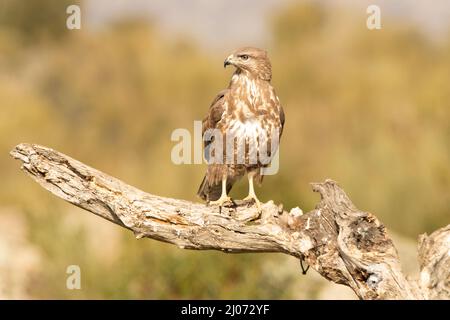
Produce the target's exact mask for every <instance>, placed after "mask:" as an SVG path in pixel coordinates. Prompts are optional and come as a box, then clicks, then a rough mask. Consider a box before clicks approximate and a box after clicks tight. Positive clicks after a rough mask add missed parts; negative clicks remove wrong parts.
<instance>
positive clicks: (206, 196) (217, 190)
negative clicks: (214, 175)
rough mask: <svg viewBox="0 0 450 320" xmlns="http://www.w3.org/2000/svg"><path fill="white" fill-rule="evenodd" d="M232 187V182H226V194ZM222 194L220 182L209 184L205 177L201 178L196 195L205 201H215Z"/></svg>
mask: <svg viewBox="0 0 450 320" xmlns="http://www.w3.org/2000/svg"><path fill="white" fill-rule="evenodd" d="M232 187H233V181H231V180H230V179H228V180H227V194H228V192H230V190H231V188H232ZM221 194H222V182H221V181H219V182H218V183H212V184H210V183H209V182H208V179H207V177H206V176H205V177H204V178H203V181H202V183H201V184H200V187H199V188H198V191H197V195H198V196H199V197H200V198H202V199H203V200H205V201H215V200H217V199H219V198H220V195H221Z"/></svg>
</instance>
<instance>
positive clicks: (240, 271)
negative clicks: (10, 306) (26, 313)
mask: <svg viewBox="0 0 450 320" xmlns="http://www.w3.org/2000/svg"><path fill="white" fill-rule="evenodd" d="M70 2H72V1H70ZM32 3H35V2H32ZM67 3H68V1H51V0H45V1H44V0H40V2H39V10H40V11H39V12H40V13H39V14H38V15H36V14H35V13H36V12H37V11H36V7H34V5H31V2H27V4H26V5H23V4H24V2H20V1H9V0H8V1H6V0H5V1H3V2H2V7H1V8H0V101H2V106H1V107H0V168H1V169H0V172H1V175H0V176H1V179H2V183H1V185H0V204H1V208H0V228H1V229H0V296H1V297H6V298H142V299H145V298H266V299H270V298H274V299H277V298H285V299H297V298H346V297H348V298H351V297H353V295H352V293H351V292H349V291H348V290H346V289H345V288H341V287H335V286H333V285H330V284H328V283H327V282H326V281H325V280H323V279H321V278H320V277H319V276H317V275H315V274H314V272H310V273H309V275H308V276H306V277H303V276H301V274H300V269H299V266H298V262H297V261H295V259H292V258H288V257H283V256H281V255H276V254H259V255H248V254H245V255H225V254H222V253H216V252H192V251H183V250H179V249H178V248H172V247H171V246H169V245H165V244H160V243H156V242H152V241H148V240H142V241H136V240H135V239H134V238H133V236H132V234H129V233H127V232H126V231H124V230H121V229H119V227H116V226H113V225H110V224H109V223H108V222H106V221H103V220H100V219H99V218H97V217H95V216H93V215H91V214H88V213H84V212H82V211H81V210H80V209H76V208H72V207H71V206H69V205H68V204H65V203H63V202H61V201H59V200H58V199H56V198H55V197H53V196H51V195H49V194H48V193H47V192H45V191H44V190H42V189H41V188H40V187H38V186H37V185H36V184H34V183H33V182H32V181H31V180H30V179H29V178H27V177H26V176H25V175H24V174H22V173H20V172H19V170H18V164H17V163H15V162H14V161H13V160H12V159H11V158H10V157H8V152H9V150H10V149H11V148H12V147H13V146H14V145H16V144H17V143H20V142H34V143H39V144H43V145H47V146H50V147H53V148H55V149H57V150H59V151H62V152H64V153H66V154H69V155H71V156H72V157H74V158H77V159H80V160H82V161H83V162H85V163H87V164H89V165H91V166H94V167H96V168H98V169H100V170H102V171H105V172H108V173H110V174H112V175H114V176H117V177H119V178H121V179H123V180H125V181H126V182H128V183H130V184H133V185H135V186H137V187H139V188H141V189H143V190H146V191H148V192H151V193H155V194H160V195H164V196H170V197H180V198H184V199H188V200H197V199H196V197H195V192H196V189H197V187H198V183H199V182H200V180H201V177H202V175H203V172H204V170H205V167H204V166H203V165H191V166H176V165H174V164H173V163H172V162H171V161H170V151H171V148H172V146H173V143H172V142H171V141H170V134H171V132H172V131H173V130H174V129H175V128H188V129H191V128H192V125H193V121H194V120H200V119H201V118H202V117H203V116H204V114H205V112H206V110H207V108H208V106H209V103H210V101H211V99H212V98H213V97H214V95H215V94H216V93H217V92H218V91H219V90H221V89H222V88H223V87H224V86H225V85H226V83H227V81H228V79H229V77H230V71H229V70H227V71H224V70H223V68H222V67H221V61H222V60H223V58H224V57H225V56H226V55H227V54H228V52H223V54H217V52H212V51H208V50H207V49H205V48H203V47H201V46H198V45H197V44H196V43H195V42H194V41H191V39H190V38H186V37H176V36H173V37H168V36H167V35H166V34H164V35H163V33H161V30H159V29H158V27H156V26H154V25H149V24H148V23H145V22H143V21H135V20H133V21H131V20H128V21H118V22H116V23H114V24H112V25H110V26H109V27H108V28H105V29H101V30H98V31H96V32H88V31H83V30H82V31H81V32H68V31H67V30H65V29H61V27H60V26H61V24H63V25H64V20H65V17H66V15H65V14H63V15H62V16H61V13H64V12H65V7H66V6H67ZM365 17H366V16H365V15H362V16H355V15H354V14H353V13H351V12H345V11H343V12H340V14H339V15H336V14H333V13H332V12H330V10H329V9H327V7H322V6H319V5H313V4H303V5H299V4H292V5H290V7H288V8H286V9H285V10H282V11H281V12H278V13H276V14H275V13H274V14H273V16H272V17H271V18H270V19H268V21H267V23H268V24H269V27H270V28H269V29H270V30H271V36H270V38H271V41H270V44H269V45H268V48H267V49H268V50H269V52H270V55H271V58H272V64H273V68H274V79H273V83H274V85H275V87H276V88H277V91H278V94H279V96H280V99H281V102H282V103H283V105H284V108H285V112H286V116H287V122H286V127H285V133H284V136H283V140H282V145H281V158H280V160H281V165H280V173H279V174H278V175H276V176H271V177H268V178H267V179H265V182H264V185H263V187H262V188H260V189H258V190H257V192H258V194H259V195H260V198H261V199H263V200H269V199H273V200H274V201H275V202H281V203H284V205H285V207H287V208H289V207H293V206H300V207H301V208H302V209H303V210H304V211H307V210H310V209H312V208H313V206H314V205H315V203H316V202H317V200H318V197H317V195H315V194H313V193H312V192H311V190H310V186H309V182H311V181H319V180H323V179H324V178H327V177H329V178H333V179H335V180H337V181H338V182H340V184H341V185H342V186H343V187H344V189H345V190H346V191H347V193H348V194H349V196H350V197H351V199H352V200H353V201H354V203H355V204H356V205H357V206H358V207H359V208H361V209H364V210H367V211H370V212H373V213H375V214H376V215H377V216H378V217H379V218H380V219H381V220H382V221H383V222H384V223H385V225H386V226H387V227H388V228H389V229H391V230H393V231H394V232H395V233H397V234H401V235H402V236H399V239H400V240H399V242H398V244H399V250H400V251H401V252H400V253H401V255H403V256H404V257H405V261H407V262H406V263H405V266H406V267H407V268H410V266H412V264H411V263H410V262H411V261H415V260H414V253H415V239H416V237H417V235H418V234H419V233H423V232H431V231H433V230H435V229H436V228H438V227H441V226H443V225H444V224H448V223H449V222H450V219H449V213H450V193H449V187H450V167H449V164H450V125H449V119H450V108H449V107H450V106H449V101H450V90H449V85H448V84H449V83H450V72H449V70H450V36H447V37H444V38H443V39H441V40H439V41H436V40H431V39H428V38H427V37H426V36H425V35H423V34H422V33H421V32H420V30H418V29H417V28H416V27H414V26H413V25H409V24H407V23H397V22H396V21H386V22H384V23H385V24H384V27H383V29H382V31H380V32H371V31H369V30H367V29H366V28H364V27H361V26H365V21H364V19H365ZM232 49H234V48H230V50H229V51H231V50H232ZM246 187H247V186H246V184H245V183H241V184H240V185H239V186H238V187H237V188H236V189H235V190H234V191H233V193H232V195H233V196H236V197H240V196H242V195H243V194H244V193H245V191H246ZM70 264H77V265H80V267H81V270H82V290H79V291H70V290H67V289H66V288H65V283H66V277H67V275H66V274H65V270H66V267H67V266H68V265H70ZM411 272H412V270H411Z"/></svg>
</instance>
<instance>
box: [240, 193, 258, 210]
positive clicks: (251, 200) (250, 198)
mask: <svg viewBox="0 0 450 320" xmlns="http://www.w3.org/2000/svg"><path fill="white" fill-rule="evenodd" d="M242 202H243V203H255V204H256V207H257V208H258V213H261V212H262V209H261V202H260V201H259V199H258V198H257V197H256V196H255V195H251V194H249V195H248V196H246V197H245V198H244V199H242Z"/></svg>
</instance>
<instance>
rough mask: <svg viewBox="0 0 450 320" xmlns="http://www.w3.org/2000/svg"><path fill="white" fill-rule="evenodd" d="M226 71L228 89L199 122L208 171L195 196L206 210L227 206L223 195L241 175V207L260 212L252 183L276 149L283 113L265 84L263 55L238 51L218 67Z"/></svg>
mask: <svg viewBox="0 0 450 320" xmlns="http://www.w3.org/2000/svg"><path fill="white" fill-rule="evenodd" d="M228 65H231V66H234V67H235V68H236V70H235V72H234V73H233V76H232V77H231V81H230V83H229V85H228V88H227V89H225V90H222V91H221V92H220V93H219V94H218V95H217V96H216V97H215V99H214V100H213V102H212V103H211V106H210V108H209V112H208V114H207V116H206V117H205V118H204V120H203V125H202V126H203V127H202V133H203V138H204V147H205V158H206V160H207V162H208V168H207V171H206V174H205V177H204V178H203V181H202V183H201V185H200V188H199V190H198V192H197V194H198V195H199V196H200V197H201V198H202V199H203V200H206V201H207V202H208V203H209V204H210V205H219V206H220V207H222V206H223V205H224V204H226V203H232V200H231V198H230V197H228V192H229V191H230V190H231V187H232V186H233V184H234V183H235V182H236V181H238V180H239V179H240V178H242V177H243V176H244V175H245V174H247V176H248V182H249V193H248V196H247V197H246V198H245V199H244V201H246V202H255V203H256V205H257V208H258V211H259V212H261V203H260V201H259V200H258V198H257V197H256V194H255V190H254V186H253V182H254V181H257V182H258V183H259V184H260V183H261V182H262V178H263V174H262V171H261V169H262V168H265V167H267V166H268V165H270V161H271V160H272V158H273V156H274V154H275V152H276V150H277V148H278V143H279V139H280V138H281V134H282V131H283V126H284V112H283V108H282V107H281V104H280V101H279V99H278V97H277V95H276V93H275V90H274V88H273V86H272V84H271V82H270V81H271V79H272V66H271V63H270V61H269V58H268V55H267V52H266V51H265V50H261V49H258V48H253V47H244V48H240V49H238V50H236V51H235V52H234V53H232V54H231V55H229V56H228V57H227V58H226V59H225V61H224V67H227V66H228ZM211 132H212V134H211ZM217 132H218V133H220V134H221V137H219V138H220V139H218V135H217ZM208 133H210V134H209V137H207V136H208ZM213 144H215V145H214V148H212V147H213ZM229 146H231V148H228V147H229ZM212 149H214V150H212ZM263 155H264V158H265V159H264V161H262V160H261V159H262V158H263ZM212 158H213V161H211V159H212Z"/></svg>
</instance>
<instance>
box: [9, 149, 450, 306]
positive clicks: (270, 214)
mask: <svg viewBox="0 0 450 320" xmlns="http://www.w3.org/2000/svg"><path fill="white" fill-rule="evenodd" d="M11 155H12V156H13V157H14V158H16V159H19V160H21V161H22V169H23V170H24V171H25V172H26V173H27V174H28V175H30V176H31V177H32V178H33V179H34V180H36V181H37V182H38V183H39V184H40V185H41V186H42V187H44V188H45V189H47V190H49V191H50V192H52V193H53V194H55V195H56V196H58V197H60V198H62V199H64V200H66V201H68V202H69V203H72V204H74V205H76V206H78V207H81V208H83V209H85V210H87V211H90V212H92V213H94V214H96V215H98V216H100V217H102V218H104V219H107V220H109V221H111V222H114V223H116V224H118V225H120V226H122V227H124V228H127V229H129V230H131V231H133V232H134V234H135V236H136V237H137V238H143V237H147V238H151V239H155V240H159V241H164V242H168V243H171V244H175V245H177V246H178V247H180V248H185V249H196V250H209V249H213V250H221V251H224V252H232V253H238V252H281V253H286V254H289V255H292V256H294V257H297V258H299V259H302V260H305V261H306V262H307V263H308V264H309V265H310V266H311V267H312V268H313V269H315V270H316V271H317V272H319V273H320V274H321V275H322V276H324V277H325V278H326V279H328V280H330V281H334V282H336V283H339V284H344V285H347V286H349V287H351V288H352V289H353V290H354V292H355V293H356V294H357V295H358V297H359V298H361V299H423V298H448V297H449V269H450V268H449V266H450V261H449V260H450V259H449V254H448V251H449V237H450V226H448V227H446V228H443V229H441V230H439V231H436V232H435V233H433V234H432V235H431V236H429V237H426V236H422V238H421V241H420V262H421V266H422V275H421V278H420V281H419V283H417V282H416V281H413V280H408V279H406V277H405V276H404V275H403V273H402V271H401V268H400V263H399V259H398V255H397V251H396V249H395V247H394V245H393V243H392V241H391V240H390V238H389V237H388V235H387V233H386V229H385V227H384V226H383V225H382V224H381V223H380V221H379V220H378V219H377V218H376V217H375V216H374V215H372V214H370V213H368V212H363V211H360V210H358V209H357V208H356V207H355V206H354V205H353V203H352V202H351V201H350V199H349V198H348V197H347V195H346V194H345V192H344V191H343V190H342V189H341V188H340V187H339V186H338V185H337V184H336V183H335V182H333V181H331V180H326V181H325V182H323V183H313V184H312V187H313V190H314V191H315V192H318V193H319V194H320V195H321V200H320V202H319V203H318V205H317V207H316V209H314V210H312V211H311V212H308V213H306V214H302V212H301V210H300V209H298V208H294V209H292V210H291V211H290V212H287V211H284V210H283V209H282V207H281V206H277V205H275V204H274V203H273V202H272V201H269V202H267V203H265V204H264V205H263V212H262V214H261V216H259V215H258V214H257V210H256V208H255V207H247V206H246V205H243V206H237V207H236V208H230V209H227V210H224V211H223V212H222V213H219V209H218V208H217V207H208V206H206V205H204V204H200V203H193V202H189V201H183V200H178V199H171V198H165V197H160V196H156V195H152V194H148V193H145V192H143V191H141V190H139V189H137V188H135V187H132V186H130V185H127V184H125V183H124V182H122V181H120V180H118V179H116V178H113V177H111V176H108V175H106V174H105V173H102V172H100V171H98V170H96V169H93V168H91V167H88V166H87V165H85V164H83V163H81V162H79V161H77V160H74V159H72V158H70V157H68V156H66V155H64V154H62V153H60V152H57V151H55V150H52V149H50V148H47V147H43V146H39V145H32V144H20V145H18V146H16V147H15V148H14V150H12V151H11Z"/></svg>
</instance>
